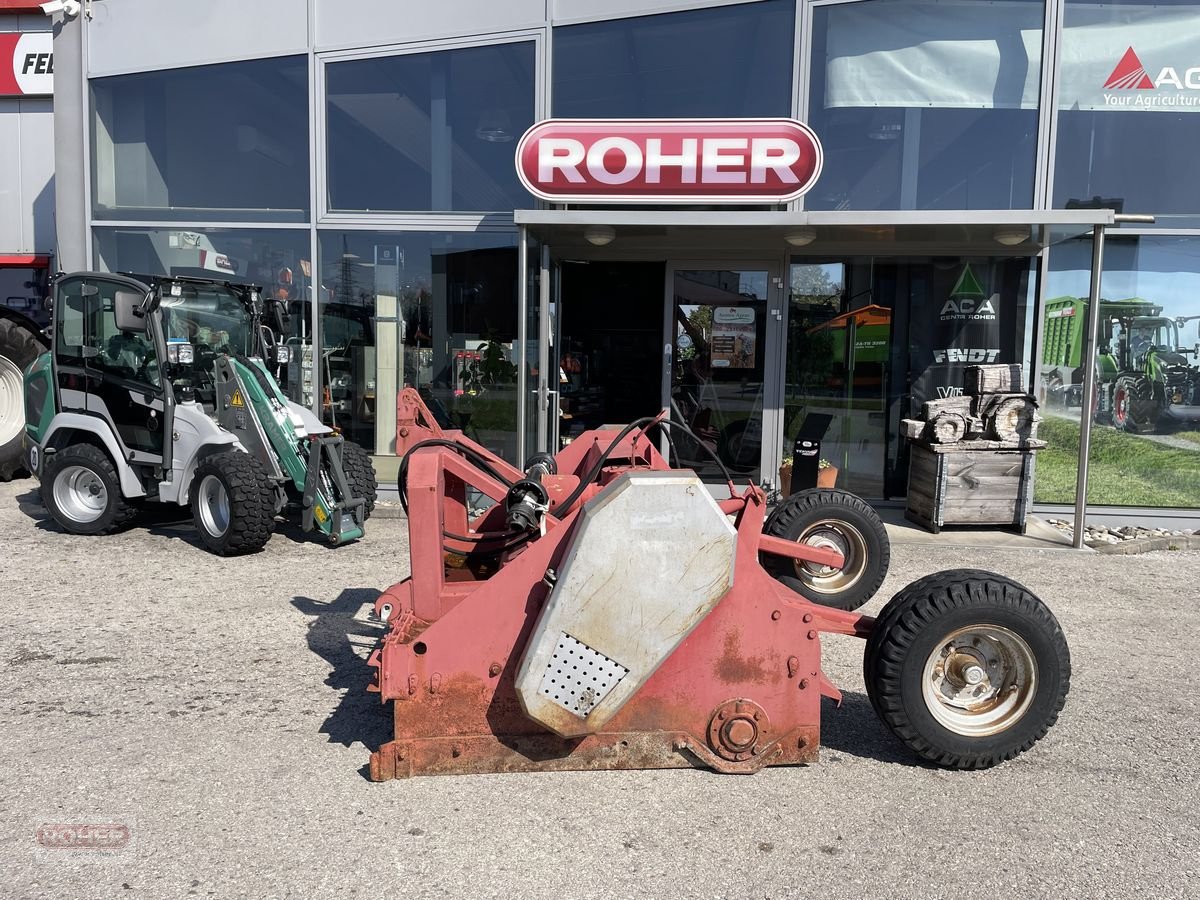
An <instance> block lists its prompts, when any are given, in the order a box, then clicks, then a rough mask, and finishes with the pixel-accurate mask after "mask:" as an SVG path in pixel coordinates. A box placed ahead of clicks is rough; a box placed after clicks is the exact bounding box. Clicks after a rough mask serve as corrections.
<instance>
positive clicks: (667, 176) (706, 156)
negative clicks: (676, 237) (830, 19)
mask: <svg viewBox="0 0 1200 900" xmlns="http://www.w3.org/2000/svg"><path fill="white" fill-rule="evenodd" d="M823 162H824V156H823V153H822V151H821V142H820V141H819V140H818V139H817V136H816V134H815V133H814V132H813V131H812V129H810V128H809V127H808V126H807V125H805V124H803V123H802V122H797V121H796V120H795V119H662V120H656V119H547V120H546V121H545V122H539V123H538V124H537V125H534V126H533V127H532V128H530V129H529V130H528V131H527V132H525V134H524V136H523V137H522V138H521V141H520V143H518V144H517V159H516V163H517V174H518V175H519V176H520V178H521V183H522V184H523V185H525V188H526V190H528V191H529V192H530V193H531V194H533V195H534V196H537V197H541V198H542V199H543V200H550V201H552V202H557V203H581V202H587V203H612V202H625V203H628V202H639V201H640V202H644V203H781V202H784V201H787V200H794V199H795V198H796V197H799V196H801V195H802V194H804V193H805V192H807V191H808V190H809V189H810V188H811V187H812V186H813V185H814V184H815V183H816V181H817V178H819V177H820V175H821V166H822V163H823Z"/></svg>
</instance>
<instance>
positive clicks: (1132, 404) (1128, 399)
mask: <svg viewBox="0 0 1200 900" xmlns="http://www.w3.org/2000/svg"><path fill="white" fill-rule="evenodd" d="M1112 405H1113V408H1112V419H1113V425H1115V426H1116V427H1117V428H1119V429H1120V430H1121V431H1128V432H1129V433H1130V434H1147V433H1150V432H1152V431H1154V430H1156V429H1157V428H1158V413H1159V407H1158V401H1157V400H1156V399H1155V398H1154V385H1152V384H1151V383H1150V382H1149V380H1147V379H1145V378H1140V377H1130V376H1122V377H1120V378H1118V379H1117V383H1116V385H1115V386H1114V387H1113V404H1112Z"/></svg>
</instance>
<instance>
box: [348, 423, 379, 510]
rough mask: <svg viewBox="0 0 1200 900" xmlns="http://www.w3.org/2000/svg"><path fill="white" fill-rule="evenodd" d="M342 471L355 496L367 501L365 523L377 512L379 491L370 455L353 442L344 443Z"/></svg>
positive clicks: (364, 508)
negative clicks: (376, 498)
mask: <svg viewBox="0 0 1200 900" xmlns="http://www.w3.org/2000/svg"><path fill="white" fill-rule="evenodd" d="M342 470H343V471H344V472H345V473H346V479H347V480H348V481H349V482H350V489H351V490H352V491H354V496H355V497H362V498H363V499H364V500H366V501H367V503H366V506H364V507H363V521H366V520H367V519H369V518H370V517H371V513H372V512H374V511H375V495H376V493H378V490H379V483H378V481H376V478H375V467H374V466H373V465H371V457H370V454H368V453H367V451H366V450H364V449H363V448H362V447H360V446H359V445H358V444H356V443H354V442H353V441H342Z"/></svg>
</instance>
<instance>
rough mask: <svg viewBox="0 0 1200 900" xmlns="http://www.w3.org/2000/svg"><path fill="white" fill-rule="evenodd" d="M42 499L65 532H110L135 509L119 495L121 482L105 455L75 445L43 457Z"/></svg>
mask: <svg viewBox="0 0 1200 900" xmlns="http://www.w3.org/2000/svg"><path fill="white" fill-rule="evenodd" d="M42 502H43V503H44V504H45V505H46V509H47V510H48V511H49V512H50V515H51V517H52V518H53V519H54V521H55V522H57V523H58V524H59V526H60V527H61V528H62V529H63V530H64V531H69V532H71V533H72V534H110V533H111V532H114V531H116V530H117V529H118V528H121V527H123V526H125V525H127V524H129V522H130V521H131V520H132V519H133V517H134V516H135V515H136V513H137V509H136V508H135V507H133V506H131V505H130V504H129V503H127V502H126V501H125V498H124V497H123V496H122V495H121V481H120V478H119V476H118V475H117V470H116V467H115V466H113V464H112V461H111V460H110V459H109V458H108V454H107V453H105V452H104V451H103V450H101V449H100V448H99V447H94V446H92V445H91V444H75V445H74V446H71V447H66V448H64V449H62V450H59V451H58V452H57V453H55V454H53V455H52V456H50V457H49V459H47V460H46V464H45V466H44V467H43V470H42Z"/></svg>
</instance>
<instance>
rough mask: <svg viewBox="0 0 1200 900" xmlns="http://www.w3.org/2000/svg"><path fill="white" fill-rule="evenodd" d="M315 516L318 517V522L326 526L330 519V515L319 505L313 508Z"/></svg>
mask: <svg viewBox="0 0 1200 900" xmlns="http://www.w3.org/2000/svg"><path fill="white" fill-rule="evenodd" d="M313 515H314V516H316V517H317V521H318V522H320V523H321V524H322V525H324V524H325V520H326V519H328V518H329V514H328V513H326V512H325V508H324V507H323V506H321V504H319V503H318V504H317V505H316V506H314V507H313Z"/></svg>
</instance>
